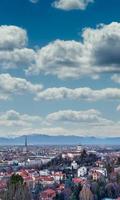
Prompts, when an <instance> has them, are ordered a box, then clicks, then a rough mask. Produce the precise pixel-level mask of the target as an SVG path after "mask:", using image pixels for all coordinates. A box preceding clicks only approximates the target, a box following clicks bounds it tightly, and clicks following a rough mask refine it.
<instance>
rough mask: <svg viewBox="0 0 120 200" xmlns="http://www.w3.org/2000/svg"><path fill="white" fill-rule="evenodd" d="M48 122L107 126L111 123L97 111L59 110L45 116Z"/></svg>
mask: <svg viewBox="0 0 120 200" xmlns="http://www.w3.org/2000/svg"><path fill="white" fill-rule="evenodd" d="M47 119H48V121H62V122H74V123H98V124H99V123H101V124H107V123H111V121H109V120H107V119H104V118H103V117H102V115H101V113H100V112H99V111H98V110H95V109H91V110H87V111H73V110H60V111H58V112H55V113H51V114H49V115H48V116H47Z"/></svg>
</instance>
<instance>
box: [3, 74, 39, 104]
mask: <svg viewBox="0 0 120 200" xmlns="http://www.w3.org/2000/svg"><path fill="white" fill-rule="evenodd" d="M41 90H42V85H38V84H32V83H31V82H29V81H27V80H26V79H23V78H16V77H12V76H11V75H10V74H0V100H7V99H9V98H11V97H12V96H13V95H21V94H26V93H30V94H33V95H35V96H36V95H37V93H39V92H40V91H41Z"/></svg>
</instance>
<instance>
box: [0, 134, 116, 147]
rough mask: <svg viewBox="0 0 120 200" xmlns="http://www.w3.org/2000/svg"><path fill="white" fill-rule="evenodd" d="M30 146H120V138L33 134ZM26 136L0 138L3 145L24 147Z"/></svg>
mask: <svg viewBox="0 0 120 200" xmlns="http://www.w3.org/2000/svg"><path fill="white" fill-rule="evenodd" d="M27 139H28V144H29V145H70V144H73V145H77V144H81V145H98V144H100V145H120V137H117V138H116V137H112V138H97V137H81V136H63V135H62V136H48V135H40V134H33V135H27ZM24 143H25V136H24V135H23V136H20V137H15V138H4V137H0V146H1V145H24Z"/></svg>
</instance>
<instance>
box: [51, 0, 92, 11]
mask: <svg viewBox="0 0 120 200" xmlns="http://www.w3.org/2000/svg"><path fill="white" fill-rule="evenodd" d="M93 2H94V0H56V1H55V2H54V3H53V4H52V5H53V6H54V7H55V8H57V9H61V10H67V11H69V10H74V9H77V10H78V9H79V10H85V9H86V8H87V6H88V4H89V3H93Z"/></svg>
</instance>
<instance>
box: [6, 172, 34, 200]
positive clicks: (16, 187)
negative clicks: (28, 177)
mask: <svg viewBox="0 0 120 200" xmlns="http://www.w3.org/2000/svg"><path fill="white" fill-rule="evenodd" d="M3 200H31V195H30V193H29V190H28V188H27V185H26V184H25V183H24V180H23V178H22V177H21V176H19V175H18V174H13V175H12V176H11V178H10V180H9V182H8V185H7V191H6V193H5V196H4V198H3Z"/></svg>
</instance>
